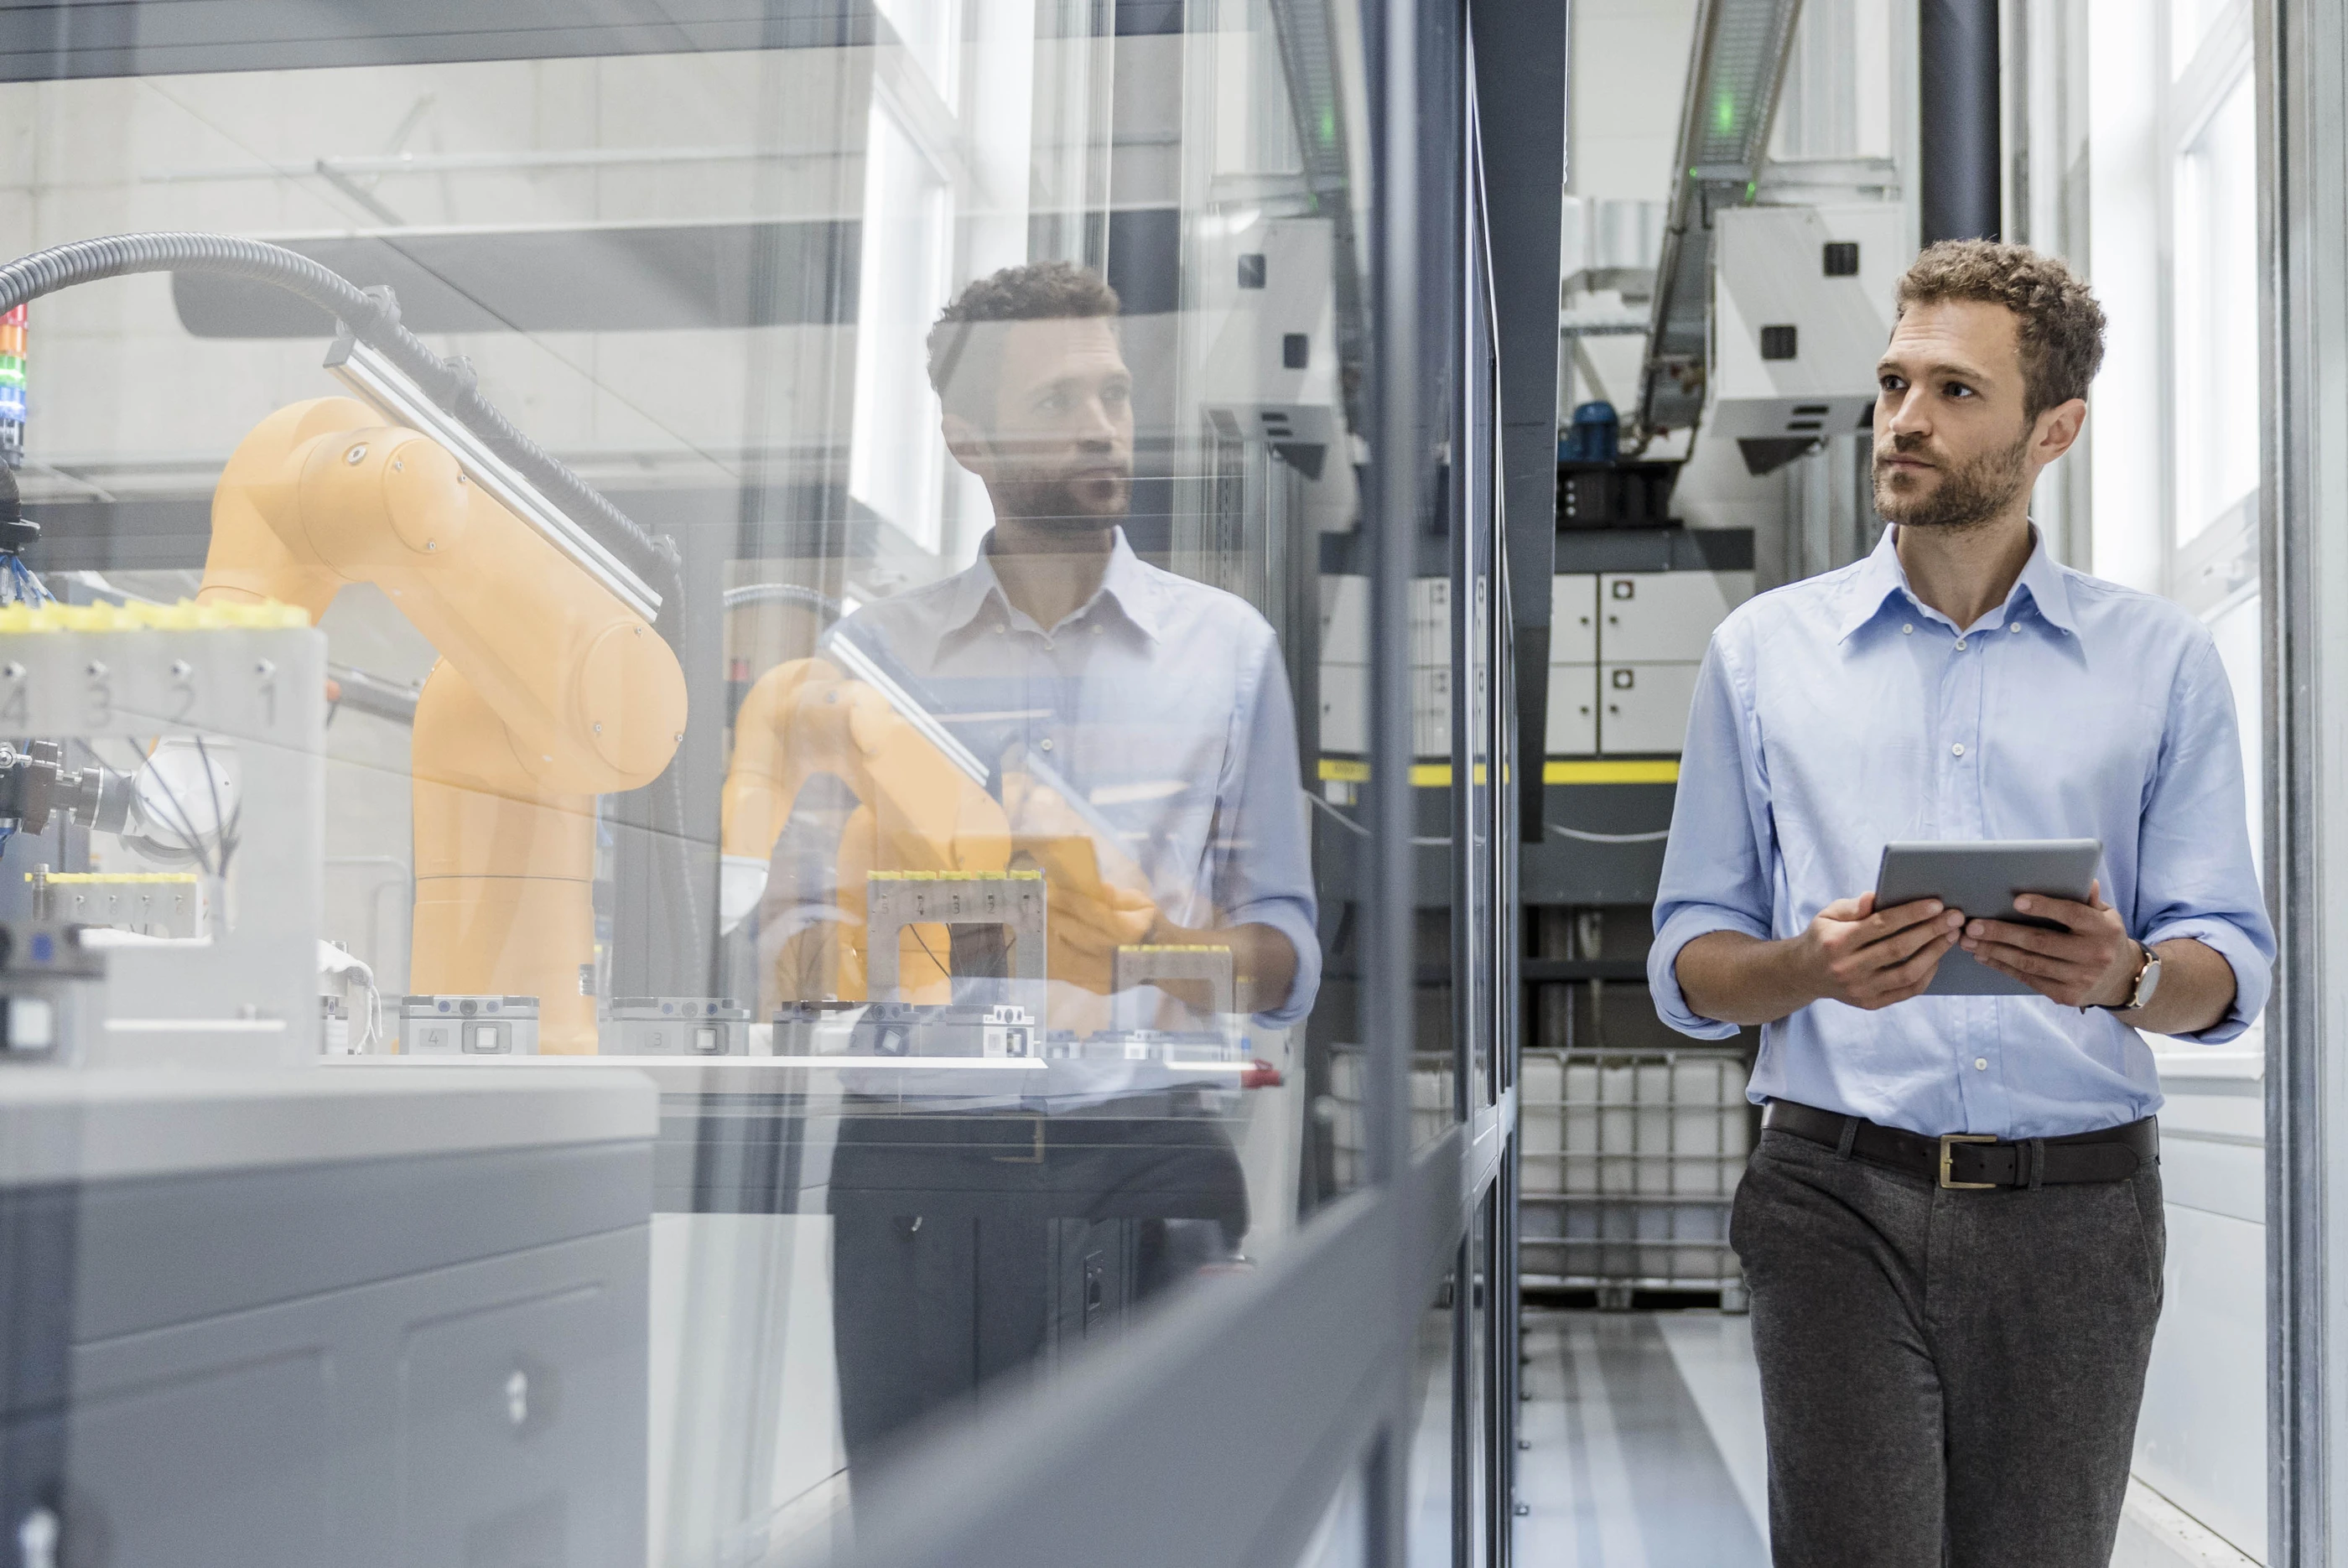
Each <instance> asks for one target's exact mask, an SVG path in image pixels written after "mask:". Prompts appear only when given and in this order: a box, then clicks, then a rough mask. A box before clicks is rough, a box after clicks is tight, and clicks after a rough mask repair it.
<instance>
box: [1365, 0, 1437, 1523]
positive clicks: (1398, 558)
mask: <svg viewBox="0 0 2348 1568" xmlns="http://www.w3.org/2000/svg"><path fill="white" fill-rule="evenodd" d="M1420 17H1421V6H1420V5H1419V4H1417V3H1416V0H1371V3H1370V4H1368V5H1364V6H1363V22H1364V31H1365V44H1366V46H1367V49H1368V53H1369V57H1370V58H1369V81H1370V102H1371V145H1372V159H1373V162H1374V165H1375V168H1374V170H1373V173H1372V190H1373V191H1374V193H1375V194H1374V196H1373V200H1372V203H1371V219H1370V256H1371V262H1370V310H1369V315H1370V321H1371V337H1370V354H1369V375H1368V377H1367V379H1368V382H1369V418H1370V429H1371V432H1372V435H1371V450H1370V476H1371V481H1372V482H1371V488H1370V490H1369V493H1368V495H1367V497H1366V498H1365V499H1366V500H1367V501H1368V503H1369V504H1368V510H1367V515H1366V516H1365V518H1364V520H1363V527H1364V528H1365V529H1366V530H1368V531H1369V533H1370V541H1369V542H1370V562H1371V565H1370V603H1371V615H1372V623H1371V624H1374V625H1380V626H1385V627H1389V628H1395V627H1402V626H1407V625H1408V624H1410V579H1411V572H1412V566H1413V558H1414V555H1415V552H1416V531H1417V525H1418V519H1419V516H1420V512H1421V509H1422V507H1423V506H1424V505H1425V503H1426V500H1428V499H1429V494H1428V489H1427V484H1428V470H1429V469H1430V468H1431V467H1432V465H1431V462H1430V461H1429V454H1428V450H1427V448H1426V443H1425V442H1424V441H1423V439H1422V433H1421V429H1420V415H1419V407H1418V398H1417V396H1416V389H1417V384H1418V383H1417V377H1418V372H1419V360H1418V337H1419V332H1418V327H1419V313H1420V300H1419V273H1420V268H1419V246H1420V242H1421V237H1420V233H1419V211H1418V194H1419V188H1420V187H1419V145H1418V141H1419V136H1420V125H1419V113H1418V94H1419V90H1420V89H1419V53H1420V49H1419V45H1420V30H1421V25H1420ZM1370 658H1371V665H1370V715H1371V718H1370V748H1371V763H1370V781H1369V811H1368V816H1369V818H1370V822H1371V830H1372V833H1373V835H1374V836H1373V838H1372V839H1371V841H1370V876H1369V885H1368V890H1367V891H1368V895H1369V896H1368V900H1367V908H1366V909H1365V911H1364V914H1365V925H1366V927H1367V932H1366V935H1367V940H1366V941H1365V944H1364V952H1365V958H1366V959H1367V962H1366V963H1365V966H1364V975H1363V980H1362V1010H1363V1016H1364V1023H1365V1028H1364V1031H1363V1033H1364V1044H1365V1046H1366V1047H1368V1049H1367V1052H1366V1055H1365V1059H1364V1062H1363V1075H1362V1076H1363V1086H1362V1099H1363V1108H1362V1109H1363V1122H1364V1126H1363V1134H1364V1145H1365V1165H1366V1167H1367V1174H1368V1176H1369V1179H1370V1181H1371V1182H1372V1183H1373V1184H1374V1185H1375V1186H1377V1187H1379V1188H1382V1189H1384V1190H1385V1196H1386V1200H1387V1202H1395V1203H1399V1204H1401V1205H1404V1207H1403V1208H1402V1209H1401V1210H1400V1211H1399V1212H1398V1215H1399V1219H1400V1224H1399V1226H1398V1229H1399V1231H1400V1234H1399V1236H1398V1237H1397V1238H1396V1239H1397V1241H1398V1242H1399V1243H1400V1244H1399V1245H1398V1246H1397V1247H1396V1248H1395V1253H1394V1258H1393V1262H1394V1270H1393V1280H1392V1288H1391V1289H1390V1290H1389V1291H1387V1292H1386V1293H1385V1300H1384V1302H1383V1303H1381V1304H1380V1305H1382V1306H1383V1307H1384V1308H1385V1310H1386V1311H1388V1312H1391V1313H1396V1314H1405V1313H1406V1314H1409V1315H1411V1316H1414V1317H1415V1316H1416V1314H1417V1313H1418V1311H1419V1310H1420V1307H1421V1305H1422V1304H1421V1303H1420V1302H1419V1301H1417V1299H1416V1287H1417V1280H1416V1274H1415V1271H1414V1269H1413V1268H1412V1267H1411V1263H1410V1260H1411V1259H1413V1258H1415V1257H1416V1254H1417V1252H1418V1248H1417V1246H1416V1233H1417V1230H1418V1217H1417V1216H1416V1215H1415V1214H1412V1213H1410V1212H1409V1211H1408V1207H1407V1205H1408V1204H1409V1202H1410V1194H1411V1192H1412V1190H1413V1184H1412V1183H1410V1182H1407V1181H1403V1180H1402V1179H1401V1178H1402V1176H1403V1174H1404V1167H1405V1164H1406V1161H1408V1159H1409V1154H1410V1055H1411V1032H1412V1031H1411V1023H1412V1003H1413V1000H1414V999H1413V996H1412V995H1411V991H1412V985H1413V983H1414V976H1415V972H1416V962H1415V960H1416V954H1415V953H1414V952H1413V946H1414V937H1415V934H1416V932H1415V926H1416V920H1415V915H1416V889H1415V887H1414V885H1413V884H1414V881H1415V878H1414V876H1413V871H1414V869H1415V868H1414V866H1413V862H1412V845H1411V838H1412V836H1413V835H1412V828H1413V823H1412V810H1413V802H1412V799H1411V793H1410V789H1411V786H1410V763H1411V700H1410V699H1411V693H1410V646H1409V639H1407V638H1406V637H1400V636H1392V635H1389V636H1384V637H1377V638H1374V639H1372V641H1371V645H1370ZM1395 1327H1396V1328H1402V1327H1403V1324H1402V1323H1397V1324H1396V1325H1395ZM1398 1342H1399V1343H1401V1344H1405V1345H1407V1344H1409V1343H1411V1340H1410V1336H1408V1334H1407V1333H1406V1332H1404V1333H1402V1334H1400V1335H1399V1336H1398ZM1409 1387H1410V1376H1409V1368H1408V1367H1407V1366H1398V1367H1395V1377H1393V1378H1392V1379H1391V1381H1390V1387H1389V1388H1388V1391H1387V1401H1386V1408H1387V1413H1386V1420H1385V1429H1384V1430H1383V1431H1382V1432H1381V1433H1380V1435H1379V1437H1378V1439H1377V1440H1376V1441H1375V1443H1374V1444H1373V1446H1372V1448H1371V1450H1370V1457H1369V1460H1368V1461H1367V1469H1366V1473H1365V1476H1364V1478H1363V1481H1364V1485H1363V1489H1362V1493H1363V1505H1364V1510H1365V1524H1366V1529H1365V1531H1364V1532H1363V1533H1364V1537H1365V1552H1364V1563H1365V1568H1402V1565H1403V1564H1404V1563H1406V1561H1407V1559H1408V1555H1409V1542H1408V1539H1407V1531H1408V1519H1407V1503H1408V1492H1409V1451H1410V1433H1409V1429H1408V1427H1407V1426H1406V1422H1407V1420H1408V1418H1409V1399H1408V1393H1409Z"/></svg>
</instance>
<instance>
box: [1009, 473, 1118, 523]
mask: <svg viewBox="0 0 2348 1568" xmlns="http://www.w3.org/2000/svg"><path fill="white" fill-rule="evenodd" d="M1080 483H1081V484H1084V485H1086V487H1087V488H1091V489H1096V490H1097V488H1098V487H1099V486H1100V484H1101V481H1100V480H1073V479H1069V478H1066V477H1064V476H1057V475H1056V476H1054V477H1053V478H1051V479H1038V480H1016V481H1014V482H1013V483H1010V484H1007V485H1002V486H999V487H998V489H997V491H996V505H997V507H998V508H999V509H1001V510H1003V511H1006V512H1008V513H1009V514H1010V515H1011V516H1013V517H1015V518H1017V519H1018V520H1019V521H1021V522H1025V523H1028V524H1030V525H1032V526H1035V527H1037V528H1046V529H1052V530H1055V531H1059V532H1065V533H1087V532H1095V531H1099V530H1101V529H1105V528H1111V527H1114V526H1115V525H1117V523H1119V522H1122V521H1125V515H1126V513H1127V512H1128V511H1129V510H1131V508H1132V505H1133V480H1132V478H1131V476H1129V475H1128V476H1126V477H1125V478H1123V479H1121V480H1118V481H1117V486H1116V489H1115V493H1114V495H1113V496H1100V495H1094V496H1084V495H1080V494H1078V493H1077V489H1076V487H1077V486H1078V484H1080ZM1104 502H1106V503H1107V504H1106V506H1105V505H1104V504H1103V503H1104ZM1005 503H1008V504H1007V505H1006V504H1005Z"/></svg>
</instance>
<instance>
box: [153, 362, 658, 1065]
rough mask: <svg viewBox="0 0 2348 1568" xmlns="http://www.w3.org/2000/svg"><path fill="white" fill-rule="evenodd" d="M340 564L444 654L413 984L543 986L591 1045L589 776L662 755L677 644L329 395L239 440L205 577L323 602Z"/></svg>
mask: <svg viewBox="0 0 2348 1568" xmlns="http://www.w3.org/2000/svg"><path fill="white" fill-rule="evenodd" d="M345 583H375V584H376V585H377V586H378V587H380V588H381V589H382V590H383V591H384V593H386V594H387V595H388V596H389V597H390V599H391V602H392V603H393V604H394V605H395V606H396V607H397V609H398V610H399V611H400V613H401V614H404V615H406V616H407V619H408V620H409V621H411V622H413V623H414V624H415V625H416V627H417V630H419V631H421V632H422V633H423V634H425V635H426V636H427V637H428V638H430V639H431V641H432V645H433V646H435V647H436V648H438V649H439V651H440V654H441V659H440V663H439V664H438V665H436V666H434V668H433V671H432V675H431V678H430V679H428V680H427V681H426V683H425V686H424V695H423V696H422V699H421V700H420V701H418V702H417V707H416V731H415V741H414V753H413V757H414V760H413V767H414V770H415V807H414V810H415V830H416V925H415V938H414V944H413V948H412V952H411V957H410V970H411V975H410V980H409V983H410V985H412V986H413V987H414V988H415V989H416V990H417V991H422V992H506V993H510V994H512V995H533V996H536V997H537V998H538V999H539V1006H540V1035H539V1039H540V1049H541V1050H545V1051H563V1052H592V1050H594V1048H595V1012H594V1001H593V998H592V997H591V996H588V995H582V990H581V986H580V983H579V981H580V971H581V966H582V965H586V964H590V963H592V961H593V958H594V914H593V907H592V880H593V877H594V869H595V796H596V795H598V794H599V793H602V792H606V791H613V790H622V789H640V788H642V787H643V786H644V785H645V784H648V783H650V782H651V781H652V780H653V779H655V778H656V777H658V776H659V774H660V771H661V769H664V768H665V767H666V766H667V765H668V760H669V758H670V757H671V756H672V755H673V754H674V753H675V750H676V746H677V742H678V741H679V740H681V739H682V738H684V731H685V676H684V673H683V671H682V670H680V669H679V668H678V666H677V662H676V655H675V654H674V653H673V652H672V651H671V650H670V648H669V646H668V645H667V643H666V642H664V640H663V639H662V638H661V637H660V636H659V635H658V634H656V633H655V632H654V630H653V629H652V628H651V627H650V626H648V625H646V624H644V620H643V618H642V617H640V616H638V615H637V614H634V613H633V611H631V610H630V609H628V608H627V606H626V605H624V604H623V603H621V602H620V600H619V599H618V598H617V597H615V596H614V595H613V593H610V592H609V591H608V590H607V589H605V588H603V587H602V585H601V584H600V583H596V582H595V581H594V580H593V578H592V577H591V576H589V575H588V573H586V572H585V571H584V570H583V569H582V568H581V567H580V566H578V565H577V564H576V563H574V562H572V559H571V558H570V557H569V556H568V555H566V554H564V553H563V552H561V551H560V550H558V549H557V548H556V547H555V546H554V545H552V544H551V543H549V542H547V541H546V540H545V539H544V538H542V537H541V535H540V534H539V533H538V532H537V531H535V530H533V529H532V528H530V525H529V524H527V523H525V522H523V521H521V520H520V518H518V517H516V516H515V515H514V514H513V513H512V512H510V511H507V510H506V509H505V508H504V507H502V506H500V505H499V504H498V503H497V502H496V501H495V500H491V499H490V498H489V495H488V494H486V493H485V492H484V491H483V490H481V489H480V487H479V486H478V485H473V484H470V483H469V482H468V481H467V480H465V478H464V476H463V475H462V474H461V473H460V472H459V470H458V465H457V461H456V459H454V458H452V457H450V456H449V454H448V451H447V449H444V448H442V447H441V446H440V445H439V444H438V442H436V441H434V440H433V439H432V438H430V437H428V436H425V435H421V434H419V433H418V432H417V431H414V430H408V429H402V428H396V427H387V426H386V425H384V423H383V422H382V418H381V417H380V416H379V415H377V414H376V412H375V411H374V410H372V409H370V408H369V407H367V406H366V404H364V403H360V402H357V401H355V400H354V399H351V398H347V397H325V398H320V399H318V400H316V401H314V402H309V403H297V404H295V405H293V407H288V408H282V409H280V410H278V411H277V412H276V413H275V414H273V415H271V416H270V417H269V418H267V419H265V420H263V421H262V423H261V424H260V425H258V426H256V427H255V428H253V430H252V434H250V435H248V436H247V437H246V438H244V441H243V443H242V445H241V446H239V447H238V448H237V449H236V452H235V454H234V455H233V456H232V457H231V458H230V459H229V463H228V467H227V469H225V471H223V472H222V474H221V482H220V487H219V489H218V490H217V491H216V492H215V493H214V496H213V500H212V539H211V553H210V555H209V556H208V557H207V559H206V561H205V565H204V583H203V588H202V591H201V593H199V595H198V598H199V599H200V600H204V601H210V600H223V599H224V600H231V601H248V602H249V601H253V600H259V599H278V600H282V601H284V602H286V603H294V604H299V605H301V606H302V607H303V608H304V609H305V610H307V611H308V612H310V614H311V617H312V618H313V619H315V618H316V617H317V616H319V615H320V614H324V611H325V608H326V606H327V604H328V603H331V602H332V601H333V599H334V597H335V593H336V592H338V591H339V590H340V589H341V588H342V586H343V585H344V584H345Z"/></svg>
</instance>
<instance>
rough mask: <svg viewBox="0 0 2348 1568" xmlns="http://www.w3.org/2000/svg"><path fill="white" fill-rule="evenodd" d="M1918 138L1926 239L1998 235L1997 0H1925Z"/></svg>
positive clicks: (1919, 41)
mask: <svg viewBox="0 0 2348 1568" xmlns="http://www.w3.org/2000/svg"><path fill="white" fill-rule="evenodd" d="M1917 12H1918V15H1917V29H1916V57H1917V64H1918V77H1919V81H1918V84H1917V85H1918V88H1919V90H1918V93H1917V109H1918V114H1917V124H1916V131H1917V137H1916V139H1917V144H1918V151H1919V153H1920V154H1921V159H1920V161H1921V164H1922V168H1921V170H1919V174H1920V176H1921V178H1920V181H1919V194H1920V196H1921V200H1922V206H1923V214H1922V216H1923V232H1924V242H1925V243H1926V244H1928V245H1929V244H1931V242H1933V241H1935V240H1994V239H1996V238H1998V237H1999V236H1998V232H1999V230H2000V229H2001V228H2002V227H2003V224H2004V219H2003V202H2002V201H2000V199H1999V198H2000V192H2001V189H2002V187H2001V184H2000V181H1999V173H2000V169H2001V166H2002V164H2003V156H2002V155H2001V153H2000V151H1999V141H1998V65H1997V12H1998V0H1918V6H1917Z"/></svg>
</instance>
